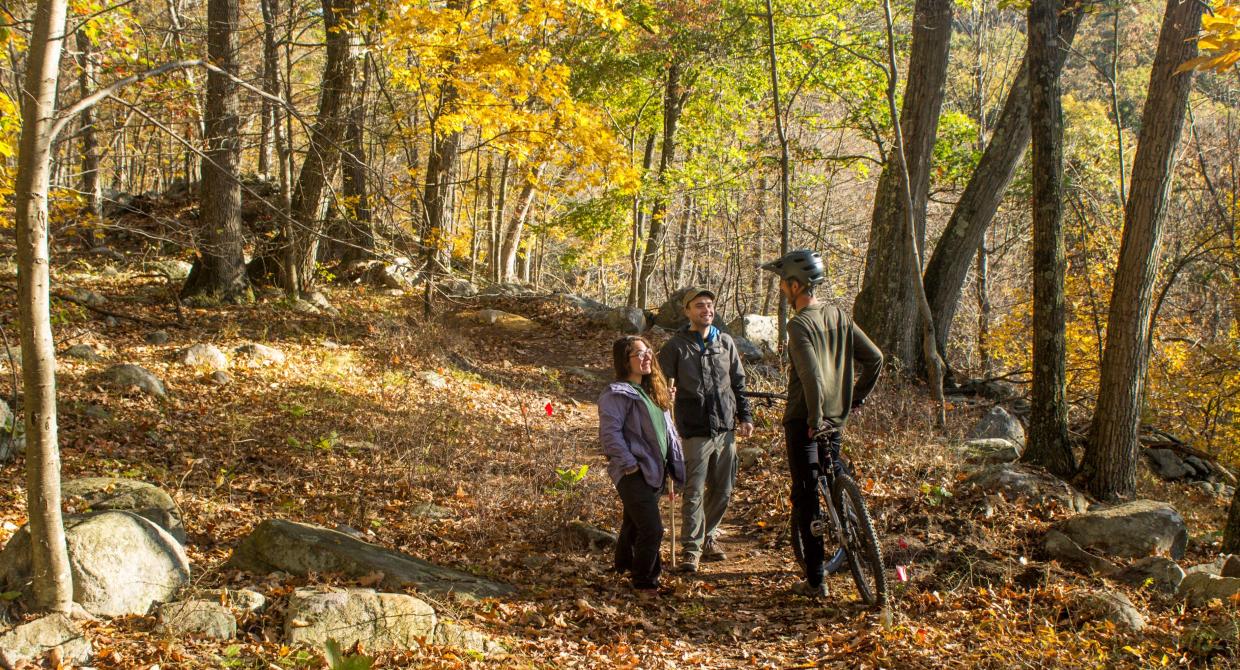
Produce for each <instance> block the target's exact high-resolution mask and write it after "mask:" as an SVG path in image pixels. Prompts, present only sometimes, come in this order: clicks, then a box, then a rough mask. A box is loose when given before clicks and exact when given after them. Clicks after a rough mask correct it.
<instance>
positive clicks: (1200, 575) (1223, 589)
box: [1176, 572, 1240, 607]
mask: <svg viewBox="0 0 1240 670" xmlns="http://www.w3.org/2000/svg"><path fill="white" fill-rule="evenodd" d="M1236 594H1240V578H1237V577H1220V576H1219V575H1212V574H1209V573H1206V572H1196V573H1192V574H1189V575H1188V576H1186V577H1185V578H1184V581H1182V582H1180V590H1179V591H1177V592H1176V595H1178V596H1179V597H1180V598H1181V599H1183V600H1186V601H1188V604H1189V606H1190V607H1201V606H1202V605H1205V604H1207V603H1209V602H1210V601H1211V600H1214V599H1215V598H1218V599H1219V600H1222V601H1223V602H1229V601H1230V600H1231V599H1233V598H1235V597H1236Z"/></svg>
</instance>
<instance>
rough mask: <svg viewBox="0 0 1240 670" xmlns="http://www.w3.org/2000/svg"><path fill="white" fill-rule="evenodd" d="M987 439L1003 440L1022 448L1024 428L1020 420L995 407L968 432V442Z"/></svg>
mask: <svg viewBox="0 0 1240 670" xmlns="http://www.w3.org/2000/svg"><path fill="white" fill-rule="evenodd" d="M987 438H999V439H1004V440H1007V441H1009V442H1011V443H1012V444H1016V445H1020V446H1021V448H1024V445H1025V427H1024V426H1023V425H1021V423H1020V419H1017V418H1016V417H1014V416H1012V415H1011V414H1008V411H1007V410H1005V409H1003V408H1002V407H1000V406H998V405H995V406H994V407H991V408H990V410H988V411H987V412H986V413H985V414H984V415H982V418H981V420H980V421H978V422H977V424H976V425H974V426H973V429H972V430H970V431H969V436H968V439H970V440H978V439H987Z"/></svg>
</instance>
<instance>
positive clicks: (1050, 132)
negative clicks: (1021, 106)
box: [1022, 0, 1076, 477]
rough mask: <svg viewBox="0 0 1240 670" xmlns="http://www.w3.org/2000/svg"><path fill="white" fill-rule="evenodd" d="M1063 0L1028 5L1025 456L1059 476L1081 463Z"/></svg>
mask: <svg viewBox="0 0 1240 670" xmlns="http://www.w3.org/2000/svg"><path fill="white" fill-rule="evenodd" d="M1061 8H1062V5H1061V2H1060V0H1033V2H1032V3H1031V4H1030V5H1029V20H1028V21H1029V23H1028V39H1029V47H1028V51H1027V53H1028V60H1029V93H1030V97H1029V100H1030V105H1029V116H1030V127H1031V135H1032V145H1033V161H1032V165H1031V169H1032V171H1033V398H1032V401H1033V402H1032V404H1033V406H1032V408H1031V415H1030V418H1029V446H1028V448H1027V449H1026V450H1025V454H1024V456H1023V457H1022V458H1023V460H1024V461H1026V462H1030V463H1036V464H1038V465H1041V466H1043V467H1045V468H1046V469H1047V470H1050V471H1051V472H1053V473H1055V474H1056V475H1058V476H1060V477H1070V476H1072V474H1073V473H1074V472H1075V470H1076V458H1075V457H1074V456H1073V454H1072V447H1071V445H1070V444H1069V443H1068V405H1067V399H1066V398H1065V397H1064V395H1065V386H1064V385H1065V381H1064V380H1065V372H1064V367H1065V351H1064V323H1065V307H1064V287H1063V277H1064V267H1065V266H1066V265H1067V262H1066V260H1065V257H1064V234H1063V211H1062V207H1063V205H1062V200H1061V196H1062V188H1063V185H1062V182H1063V118H1062V110H1061V106H1060V82H1059V69H1058V68H1057V67H1056V62H1057V61H1058V59H1060V58H1062V57H1063V56H1062V54H1059V53H1058V52H1061V51H1062V50H1063V47H1062V46H1060V44H1059V40H1058V37H1057V26H1056V17H1057V16H1058V15H1059V12H1060V10H1061Z"/></svg>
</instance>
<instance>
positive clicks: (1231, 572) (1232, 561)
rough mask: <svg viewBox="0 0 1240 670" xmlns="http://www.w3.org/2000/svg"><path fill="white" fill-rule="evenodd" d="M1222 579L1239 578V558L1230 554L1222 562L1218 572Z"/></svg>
mask: <svg viewBox="0 0 1240 670" xmlns="http://www.w3.org/2000/svg"><path fill="white" fill-rule="evenodd" d="M1219 574H1221V575H1222V576H1224V577H1240V556H1237V555H1235V554H1232V555H1231V556H1228V557H1227V558H1226V560H1224V561H1223V569H1222V571H1220V572H1219Z"/></svg>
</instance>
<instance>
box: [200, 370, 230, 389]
mask: <svg viewBox="0 0 1240 670" xmlns="http://www.w3.org/2000/svg"><path fill="white" fill-rule="evenodd" d="M232 380H233V378H232V375H230V374H228V372H227V371H225V370H216V371H215V372H212V373H211V374H209V375H207V379H206V381H207V382H208V383H210V384H212V385H214V386H228V385H229V384H231V383H232Z"/></svg>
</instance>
